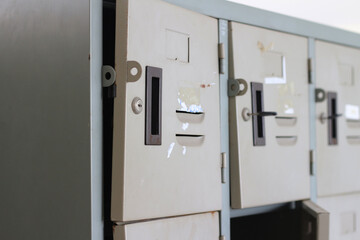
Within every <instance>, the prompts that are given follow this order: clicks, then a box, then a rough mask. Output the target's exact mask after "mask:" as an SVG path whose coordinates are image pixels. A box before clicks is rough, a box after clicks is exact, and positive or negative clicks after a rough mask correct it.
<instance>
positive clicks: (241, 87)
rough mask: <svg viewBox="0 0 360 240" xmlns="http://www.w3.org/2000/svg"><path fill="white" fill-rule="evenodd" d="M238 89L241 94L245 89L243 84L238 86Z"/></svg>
mask: <svg viewBox="0 0 360 240" xmlns="http://www.w3.org/2000/svg"><path fill="white" fill-rule="evenodd" d="M239 89H240V91H241V92H242V91H244V89H245V85H244V84H240V87H239Z"/></svg>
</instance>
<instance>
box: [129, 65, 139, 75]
mask: <svg viewBox="0 0 360 240" xmlns="http://www.w3.org/2000/svg"><path fill="white" fill-rule="evenodd" d="M130 73H131V75H133V76H135V75H136V74H137V73H138V70H137V68H135V67H133V68H132V69H131V70H130Z"/></svg>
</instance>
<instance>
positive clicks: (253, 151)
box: [229, 22, 310, 208]
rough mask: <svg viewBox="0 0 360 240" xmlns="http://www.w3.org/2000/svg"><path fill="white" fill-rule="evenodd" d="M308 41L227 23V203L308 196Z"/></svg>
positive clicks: (258, 203)
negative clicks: (228, 139)
mask: <svg viewBox="0 0 360 240" xmlns="http://www.w3.org/2000/svg"><path fill="white" fill-rule="evenodd" d="M307 51H308V49H307V39H306V38H303V37H299V36H294V35H290V34H285V33H280V32H276V31H271V30H266V29H263V28H259V27H253V26H248V25H245V24H240V23H235V22H231V23H230V73H229V74H230V76H229V77H230V80H229V96H230V98H229V111H230V155H231V156H230V158H231V206H232V207H233V208H246V207H254V206H261V205H266V204H273V203H279V202H287V201H293V200H300V199H307V198H309V195H310V173H309V106H308V105H309V104H308V85H307V83H308V69H307V62H308V56H307Z"/></svg>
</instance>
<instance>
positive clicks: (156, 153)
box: [111, 0, 221, 222]
mask: <svg viewBox="0 0 360 240" xmlns="http://www.w3.org/2000/svg"><path fill="white" fill-rule="evenodd" d="M116 14H117V15H116V18H117V20H116V57H115V58H116V61H115V62H116V63H115V68H116V74H117V78H116V84H117V97H116V98H115V103H114V146H113V180H112V203H111V208H112V210H111V211H112V220H113V221H115V222H122V221H132V220H140V219H149V218H159V217H167V216H176V215H184V214H191V213H197V212H208V211H213V210H219V209H220V208H221V172H220V171H221V166H220V130H219V129H220V126H219V118H220V117H219V73H218V57H217V54H218V48H217V46H218V28H217V24H218V23H217V20H216V19H214V18H211V17H208V16H204V15H201V14H198V13H195V12H192V11H189V10H185V9H182V8H179V7H177V6H174V5H171V4H168V3H165V2H163V1H160V0H128V1H118V2H117V13H116Z"/></svg>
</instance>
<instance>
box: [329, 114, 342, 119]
mask: <svg viewBox="0 0 360 240" xmlns="http://www.w3.org/2000/svg"><path fill="white" fill-rule="evenodd" d="M341 116H342V114H341V113H337V114H334V115H331V116H328V117H327V119H336V118H338V117H341Z"/></svg>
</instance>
